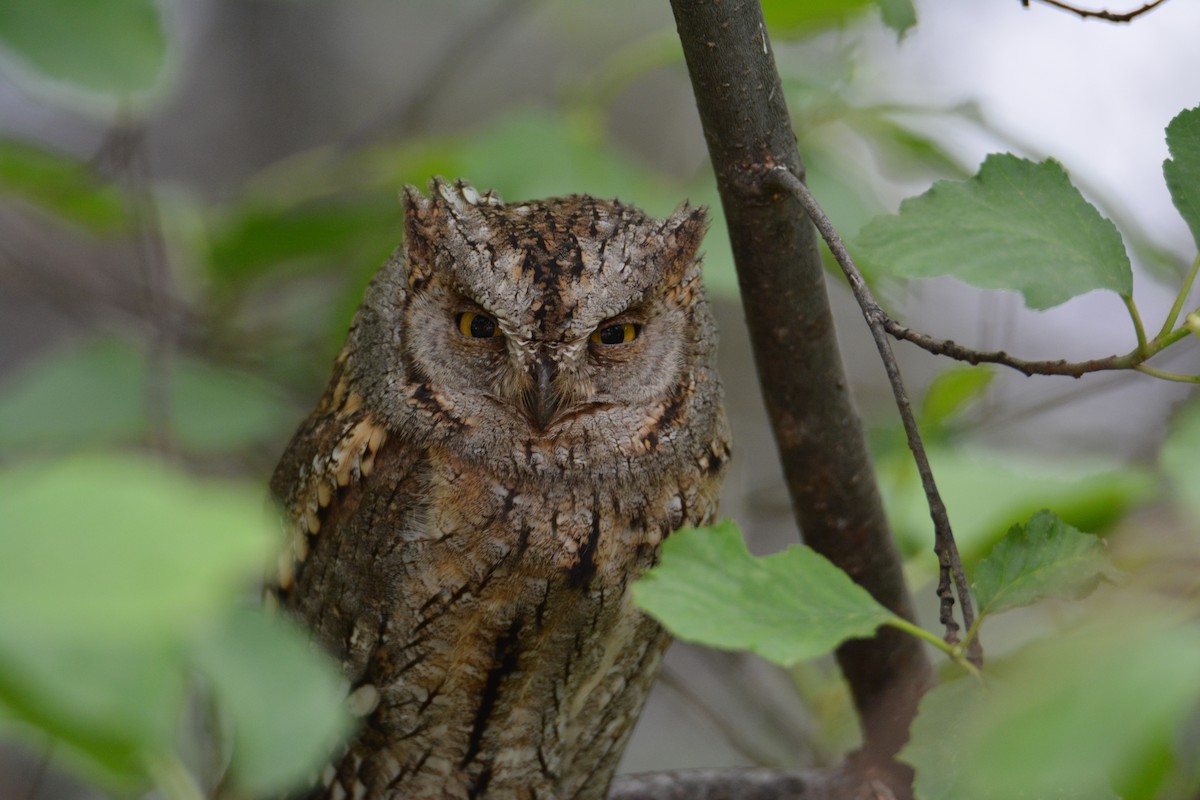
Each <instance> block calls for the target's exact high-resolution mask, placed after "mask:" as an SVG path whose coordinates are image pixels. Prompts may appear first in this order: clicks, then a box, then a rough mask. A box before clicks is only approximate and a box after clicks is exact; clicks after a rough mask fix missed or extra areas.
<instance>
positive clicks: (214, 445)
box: [0, 340, 295, 456]
mask: <svg viewBox="0 0 1200 800" xmlns="http://www.w3.org/2000/svg"><path fill="white" fill-rule="evenodd" d="M150 380H151V374H150V371H149V369H148V366H147V357H146V355H145V354H144V353H143V352H142V350H141V348H139V347H137V346H135V345H133V344H131V343H129V342H123V341H120V340H101V341H95V342H87V343H84V344H81V345H77V346H74V347H69V348H66V349H64V350H61V351H58V352H53V353H50V354H48V355H47V356H45V357H43V358H41V359H39V360H38V361H36V362H34V363H33V364H30V365H29V366H28V367H27V368H26V369H25V370H23V371H22V372H21V373H20V374H18V375H15V376H12V377H10V378H9V380H8V381H7V382H6V384H5V385H4V386H3V387H0V447H3V448H11V449H12V450H15V451H22V452H63V451H68V450H78V449H84V448H87V447H93V446H96V445H102V444H114V443H124V442H138V441H142V440H144V439H145V438H146V437H147V436H148V435H149V431H150V416H149V412H148V409H147V405H146V404H147V397H148V396H149V392H148V388H147V384H148V382H149V381H150ZM162 380H163V381H164V383H165V385H166V389H167V397H168V401H169V402H168V404H167V405H168V407H167V409H166V410H167V421H168V423H169V425H170V427H171V432H172V433H173V434H174V435H175V436H176V437H177V438H178V440H179V443H180V444H181V445H182V446H183V447H184V449H186V450H187V451H188V452H190V453H192V454H195V455H202V456H204V455H213V454H218V453H227V452H232V451H236V450H238V449H245V448H248V447H249V446H252V445H255V444H260V443H263V442H270V441H274V440H275V439H276V438H277V437H278V436H279V435H281V434H282V433H284V432H286V430H285V429H286V428H287V426H288V425H290V424H291V422H290V420H292V419H293V418H294V416H295V410H294V409H293V408H292V407H291V405H290V404H289V403H288V402H287V401H286V400H285V398H284V397H283V396H282V395H281V394H280V392H279V390H278V389H276V388H275V387H273V386H271V385H269V384H267V383H266V382H264V381H262V380H259V379H258V378H255V377H253V376H250V375H247V374H245V373H242V372H238V371H236V370H231V369H227V368H224V367H220V366H217V365H213V364H210V363H208V362H204V361H200V360H198V359H193V358H189V357H186V356H176V357H174V358H173V359H171V360H170V361H169V362H168V364H167V366H166V368H165V370H164V373H163V378H162ZM81 397H82V398H87V402H86V403H81V402H79V398H81Z"/></svg>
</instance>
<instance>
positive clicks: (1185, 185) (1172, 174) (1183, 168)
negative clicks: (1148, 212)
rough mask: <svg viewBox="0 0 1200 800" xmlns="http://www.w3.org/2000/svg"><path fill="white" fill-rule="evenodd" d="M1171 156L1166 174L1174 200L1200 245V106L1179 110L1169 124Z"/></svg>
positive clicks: (1164, 171) (1166, 163)
mask: <svg viewBox="0 0 1200 800" xmlns="http://www.w3.org/2000/svg"><path fill="white" fill-rule="evenodd" d="M1167 148H1168V149H1169V150H1170V151H1171V157H1170V158H1169V159H1167V160H1166V161H1164V162H1163V176H1164V177H1165V178H1166V179H1167V188H1168V189H1169V190H1170V191H1171V200H1172V201H1173V202H1174V203H1175V208H1177V209H1179V213H1180V215H1182V216H1183V219H1184V220H1185V221H1186V222H1187V224H1188V228H1190V229H1191V231H1192V238H1194V239H1195V240H1196V246H1197V247H1200V107H1198V108H1192V109H1188V110H1186V111H1181V112H1179V115H1178V116H1177V117H1175V119H1173V120H1171V122H1170V124H1168V125H1167Z"/></svg>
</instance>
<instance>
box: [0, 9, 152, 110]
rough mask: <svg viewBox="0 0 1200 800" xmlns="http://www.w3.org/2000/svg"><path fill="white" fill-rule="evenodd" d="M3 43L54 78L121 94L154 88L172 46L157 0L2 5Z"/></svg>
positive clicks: (0, 37) (0, 35)
mask: <svg viewBox="0 0 1200 800" xmlns="http://www.w3.org/2000/svg"><path fill="white" fill-rule="evenodd" d="M0 46H3V47H5V48H7V49H9V50H11V51H12V52H13V53H14V54H16V55H17V56H19V57H20V58H22V59H23V60H24V61H26V62H27V63H28V64H29V65H30V66H32V67H33V68H34V69H35V70H37V71H38V72H41V73H42V74H44V75H45V76H47V77H49V78H53V79H55V80H61V81H66V82H68V83H71V84H74V85H76V86H79V87H81V88H83V89H89V90H93V91H99V92H121V93H124V92H131V91H137V90H139V89H148V88H149V87H151V86H152V85H153V84H154V82H155V80H156V79H157V78H158V74H159V72H160V70H161V69H162V66H163V62H164V59H165V57H166V49H167V43H166V39H165V38H164V37H163V30H162V21H161V20H160V19H159V12H158V6H157V5H156V4H155V3H154V2H153V0H105V2H102V3H100V2H95V0H24V2H21V1H18V2H7V3H0Z"/></svg>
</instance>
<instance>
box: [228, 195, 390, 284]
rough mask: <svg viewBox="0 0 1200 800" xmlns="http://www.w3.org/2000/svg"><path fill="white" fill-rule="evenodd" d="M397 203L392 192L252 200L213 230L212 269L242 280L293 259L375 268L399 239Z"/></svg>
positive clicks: (290, 263) (303, 262)
mask: <svg viewBox="0 0 1200 800" xmlns="http://www.w3.org/2000/svg"><path fill="white" fill-rule="evenodd" d="M401 235H402V229H401V224H400V204H399V202H398V201H397V200H396V198H395V196H394V194H391V193H389V194H387V195H386V196H383V195H377V194H374V193H373V194H372V195H371V196H370V197H367V198H364V199H361V200H357V201H342V202H335V201H332V200H330V201H325V202H317V203H309V204H301V205H288V206H282V207H275V206H267V205H264V204H263V203H262V202H259V201H256V202H253V203H251V204H249V205H248V206H247V207H245V208H235V209H233V210H232V211H231V212H230V213H229V215H228V219H227V220H226V221H224V222H222V223H220V224H219V225H218V226H216V229H215V231H214V233H213V238H212V243H211V245H210V249H209V253H208V262H209V265H210V272H211V274H212V275H213V276H214V277H215V278H217V279H218V280H220V281H225V282H243V281H246V280H248V279H252V278H255V277H257V276H259V275H262V274H264V273H267V272H270V271H271V270H273V269H278V268H280V267H283V266H290V267H292V268H293V274H294V267H295V266H296V265H297V264H301V265H304V266H315V267H319V268H326V269H327V268H329V267H330V266H331V265H334V264H336V265H337V266H338V267H339V268H341V269H345V268H346V267H347V263H348V262H351V263H353V262H356V261H361V260H364V259H365V260H369V262H370V265H371V266H372V267H377V266H378V265H379V264H381V263H382V262H383V260H384V259H385V258H386V257H387V254H388V252H390V250H391V249H392V248H393V247H395V245H396V244H397V243H398V242H399V241H400V237H401Z"/></svg>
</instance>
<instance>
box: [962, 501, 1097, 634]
mask: <svg viewBox="0 0 1200 800" xmlns="http://www.w3.org/2000/svg"><path fill="white" fill-rule="evenodd" d="M1113 574H1114V573H1113V570H1112V567H1111V565H1110V564H1109V560H1108V554H1107V552H1106V550H1105V547H1104V543H1103V541H1101V540H1100V539H1098V538H1096V537H1095V536H1089V535H1088V534H1086V533H1080V532H1079V531H1077V530H1075V529H1074V528H1072V527H1071V526H1070V525H1068V524H1067V523H1065V522H1063V521H1062V520H1061V519H1059V518H1058V517H1057V516H1055V515H1054V514H1051V513H1050V512H1049V511H1042V512H1039V513H1038V514H1035V515H1034V517H1033V519H1031V520H1029V522H1028V523H1027V524H1025V525H1014V526H1013V527H1012V529H1011V530H1010V531H1009V532H1008V533H1007V534H1006V535H1005V537H1004V538H1003V539H1001V540H1000V541H999V542H998V543H997V544H996V546H995V547H994V548H993V549H992V552H991V554H990V555H989V556H988V557H987V558H985V559H984V560H983V561H981V562H979V566H978V567H976V570H975V581H974V584H973V586H972V590H973V594H974V595H975V599H976V601H977V602H978V603H979V615H980V618H982V617H983V616H985V615H988V614H998V613H1000V612H1001V611H1008V610H1009V609H1013V608H1019V607H1021V606H1027V605H1031V604H1033V603H1036V602H1037V601H1038V600H1041V599H1043V598H1046V597H1065V598H1070V599H1079V598H1080V597H1083V596H1085V595H1087V594H1089V593H1090V592H1091V591H1092V590H1093V589H1095V588H1096V586H1097V585H1099V583H1100V581H1101V580H1103V579H1104V578H1106V577H1111V576H1112V575H1113Z"/></svg>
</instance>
